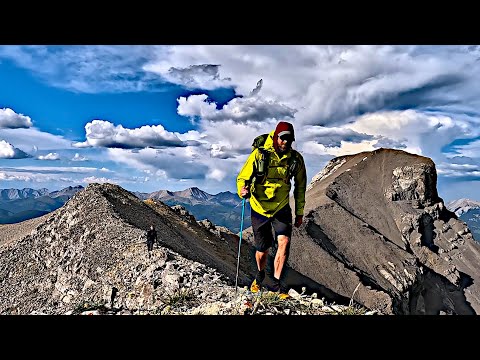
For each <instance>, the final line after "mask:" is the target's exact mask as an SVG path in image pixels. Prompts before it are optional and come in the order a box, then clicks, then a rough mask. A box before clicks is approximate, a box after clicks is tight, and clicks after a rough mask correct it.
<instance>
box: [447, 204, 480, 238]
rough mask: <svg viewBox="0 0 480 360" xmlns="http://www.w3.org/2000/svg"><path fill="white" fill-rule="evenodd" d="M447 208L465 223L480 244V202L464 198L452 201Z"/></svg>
mask: <svg viewBox="0 0 480 360" xmlns="http://www.w3.org/2000/svg"><path fill="white" fill-rule="evenodd" d="M446 206H447V209H448V210H450V211H452V212H454V213H455V215H457V216H458V218H459V219H460V220H462V221H465V223H466V224H467V226H468V228H469V229H470V231H471V232H472V235H473V237H474V238H475V240H476V241H478V242H480V201H475V200H470V199H465V198H463V199H458V200H453V201H450V202H449V203H448V204H446Z"/></svg>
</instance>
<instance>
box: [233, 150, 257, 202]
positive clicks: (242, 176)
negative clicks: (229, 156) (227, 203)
mask: <svg viewBox="0 0 480 360" xmlns="http://www.w3.org/2000/svg"><path fill="white" fill-rule="evenodd" d="M257 154H258V150H257V149H255V150H254V151H252V152H251V153H250V155H249V157H248V159H247V161H245V164H243V167H242V169H241V170H240V173H239V174H238V176H237V194H238V196H239V197H240V198H242V196H241V195H240V191H241V190H242V187H243V186H245V182H247V181H250V179H251V178H252V175H253V169H254V163H255V159H256V156H257Z"/></svg>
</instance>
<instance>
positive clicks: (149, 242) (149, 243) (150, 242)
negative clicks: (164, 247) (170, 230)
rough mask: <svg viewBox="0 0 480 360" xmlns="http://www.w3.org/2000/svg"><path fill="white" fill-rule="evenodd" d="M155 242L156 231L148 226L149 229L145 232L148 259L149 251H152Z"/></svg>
mask: <svg viewBox="0 0 480 360" xmlns="http://www.w3.org/2000/svg"><path fill="white" fill-rule="evenodd" d="M155 241H157V231H156V230H155V227H154V226H153V225H150V229H149V230H148V231H147V250H148V257H150V251H152V250H153V244H154V242H155Z"/></svg>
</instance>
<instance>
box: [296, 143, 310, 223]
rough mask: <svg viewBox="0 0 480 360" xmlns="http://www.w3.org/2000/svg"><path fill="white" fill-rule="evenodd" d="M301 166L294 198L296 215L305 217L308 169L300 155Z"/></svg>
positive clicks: (297, 174)
mask: <svg viewBox="0 0 480 360" xmlns="http://www.w3.org/2000/svg"><path fill="white" fill-rule="evenodd" d="M297 154H298V158H299V160H300V166H299V169H298V171H297V173H296V174H295V176H294V180H295V188H294V190H293V196H294V198H295V215H303V208H304V207H305V191H306V189H307V169H306V168H305V161H304V160H303V156H302V155H301V154H300V153H298V152H297Z"/></svg>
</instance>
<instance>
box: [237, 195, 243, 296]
mask: <svg viewBox="0 0 480 360" xmlns="http://www.w3.org/2000/svg"><path fill="white" fill-rule="evenodd" d="M244 213H245V198H243V199H242V221H241V222H240V240H239V241H238V256H237V275H235V295H237V284H238V268H239V265H240V246H241V245H242V232H243V215H244Z"/></svg>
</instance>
